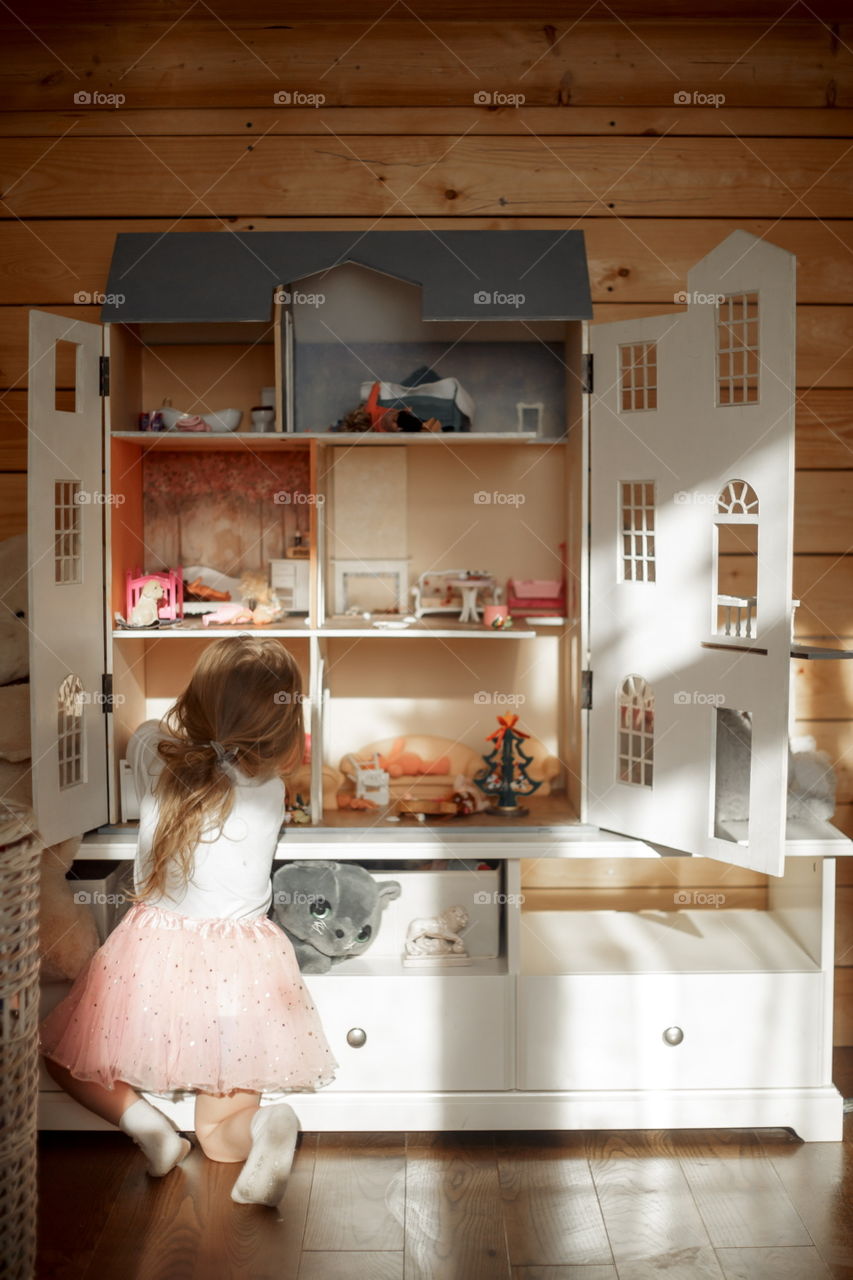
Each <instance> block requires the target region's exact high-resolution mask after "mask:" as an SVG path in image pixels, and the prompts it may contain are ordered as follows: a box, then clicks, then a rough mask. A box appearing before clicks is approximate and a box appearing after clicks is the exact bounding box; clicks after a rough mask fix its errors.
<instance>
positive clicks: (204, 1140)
mask: <svg viewBox="0 0 853 1280" xmlns="http://www.w3.org/2000/svg"><path fill="white" fill-rule="evenodd" d="M218 1128H219V1126H218V1125H215V1124H214V1125H196V1131H195V1136H196V1137H197V1138H198V1145H199V1146H200V1147H201V1149H202V1151H203V1152H204V1154H205V1155H206V1156H207V1158H208V1160H215V1161H216V1162H217V1163H218V1164H238V1163H239V1161H240V1157H239V1156H235V1155H234V1150H233V1147H232V1146H231V1144H230V1143H226V1142H223V1141H222V1139H221V1138H217V1136H216V1130H217V1129H218ZM243 1159H245V1157H243Z"/></svg>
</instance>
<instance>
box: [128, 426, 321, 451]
mask: <svg viewBox="0 0 853 1280" xmlns="http://www.w3.org/2000/svg"><path fill="white" fill-rule="evenodd" d="M110 439H112V440H128V441H130V442H131V443H133V444H144V445H147V446H148V449H182V450H183V449H187V450H196V449H226V450H227V449H249V450H251V451H252V452H253V453H254V452H256V451H257V450H258V449H282V448H287V449H292V448H293V447H294V445H295V444H298V443H299V441H300V440H305V444H306V447H307V443H308V442H307V438H306V437H304V436H298V435H296V434H295V433H290V434H285V433H284V432H283V431H275V432H273V431H270V432H265V431H186V432H182V431H111V432H110ZM147 451H148V450H147V449H146V452H147Z"/></svg>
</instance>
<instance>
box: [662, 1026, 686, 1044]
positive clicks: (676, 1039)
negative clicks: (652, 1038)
mask: <svg viewBox="0 0 853 1280" xmlns="http://www.w3.org/2000/svg"><path fill="white" fill-rule="evenodd" d="M663 1038H664V1042H665V1043H666V1044H681V1042H682V1040H683V1039H684V1032H683V1031H682V1030H681V1027H667V1029H666V1031H664V1033H663Z"/></svg>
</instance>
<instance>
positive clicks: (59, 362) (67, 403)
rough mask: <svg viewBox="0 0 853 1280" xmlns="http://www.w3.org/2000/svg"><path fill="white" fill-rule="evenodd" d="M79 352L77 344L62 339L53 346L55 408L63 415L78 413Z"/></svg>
mask: <svg viewBox="0 0 853 1280" xmlns="http://www.w3.org/2000/svg"><path fill="white" fill-rule="evenodd" d="M78 350H79V348H78V346H77V343H76V342H66V341H65V339H64V338H60V339H59V340H58V341H57V342H55V343H54V346H53V371H54V379H53V381H54V392H53V399H54V404H53V407H54V408H55V409H58V410H59V411H60V412H61V413H76V412H77V352H78Z"/></svg>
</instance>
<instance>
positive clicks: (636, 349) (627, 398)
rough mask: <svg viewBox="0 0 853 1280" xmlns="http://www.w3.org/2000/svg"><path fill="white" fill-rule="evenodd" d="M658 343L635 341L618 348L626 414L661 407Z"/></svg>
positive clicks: (621, 395)
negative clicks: (659, 400)
mask: <svg viewBox="0 0 853 1280" xmlns="http://www.w3.org/2000/svg"><path fill="white" fill-rule="evenodd" d="M657 350H658V348H657V343H656V342H634V343H630V344H629V345H627V346H624V347H620V348H619V404H620V408H621V410H622V412H623V413H626V412H633V411H634V410H636V409H656V408H657V407H658V356H657Z"/></svg>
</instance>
